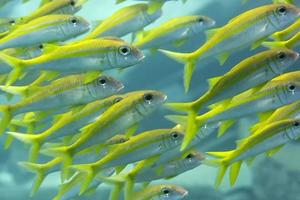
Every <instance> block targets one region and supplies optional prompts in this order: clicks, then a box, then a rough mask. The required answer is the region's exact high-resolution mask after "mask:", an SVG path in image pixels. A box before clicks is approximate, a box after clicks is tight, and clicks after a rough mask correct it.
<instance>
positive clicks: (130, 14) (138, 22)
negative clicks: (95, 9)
mask: <svg viewBox="0 0 300 200" xmlns="http://www.w3.org/2000/svg"><path fill="white" fill-rule="evenodd" d="M149 8H150V7H149V6H148V5H147V4H135V5H131V6H127V7H124V8H122V9H120V10H119V11H117V12H115V13H114V14H112V15H111V16H110V17H108V18H107V19H105V20H104V21H102V22H101V23H100V24H99V25H98V26H97V27H96V28H95V29H94V30H93V31H92V32H91V33H89V34H88V35H87V36H86V37H85V39H95V38H100V37H105V36H116V37H122V36H125V35H127V34H129V33H135V32H138V31H140V30H141V29H143V28H144V27H145V26H147V25H149V24H151V23H152V22H154V21H155V20H156V19H158V18H159V17H160V16H161V15H162V10H161V9H160V8H157V9H155V10H153V11H152V10H149Z"/></svg>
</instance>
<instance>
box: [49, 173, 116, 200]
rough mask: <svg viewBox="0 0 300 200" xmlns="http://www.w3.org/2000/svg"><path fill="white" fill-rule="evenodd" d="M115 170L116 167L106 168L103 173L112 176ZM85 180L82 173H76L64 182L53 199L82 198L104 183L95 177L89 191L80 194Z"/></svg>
mask: <svg viewBox="0 0 300 200" xmlns="http://www.w3.org/2000/svg"><path fill="white" fill-rule="evenodd" d="M114 172H115V170H114V169H108V170H105V171H104V172H103V173H102V174H101V175H102V176H110V175H112V174H113V173H114ZM82 181H84V176H82V175H81V174H76V175H75V176H74V177H72V179H71V180H69V181H68V182H66V183H63V184H62V185H61V186H60V189H59V192H58V194H57V195H56V196H55V197H53V199H52V200H70V199H76V198H80V197H81V198H82V197H83V196H85V195H86V196H90V195H91V194H92V193H94V192H95V191H96V189H97V188H98V187H99V186H100V185H101V184H102V181H100V180H99V179H95V180H94V181H93V182H92V184H91V186H90V187H89V188H88V189H87V191H86V192H85V193H84V194H82V195H79V192H80V184H79V183H80V182H82Z"/></svg>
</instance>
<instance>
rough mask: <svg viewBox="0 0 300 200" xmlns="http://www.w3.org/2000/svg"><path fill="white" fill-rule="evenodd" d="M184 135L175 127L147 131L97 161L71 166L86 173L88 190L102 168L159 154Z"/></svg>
mask: <svg viewBox="0 0 300 200" xmlns="http://www.w3.org/2000/svg"><path fill="white" fill-rule="evenodd" d="M183 136H184V134H183V133H181V132H179V131H178V130H174V129H157V130H151V131H146V132H143V133H140V134H138V135H136V136H133V137H131V138H130V139H129V140H128V141H127V142H124V143H122V144H119V145H118V146H117V147H115V148H114V149H113V150H112V151H111V152H109V153H108V154H107V155H106V156H104V157H103V158H102V159H100V160H98V161H97V162H94V163H90V164H82V165H73V166H71V168H72V169H76V170H79V171H82V172H84V174H86V176H85V182H84V183H83V184H82V190H81V192H82V191H86V189H87V188H88V186H89V185H90V183H91V182H92V180H93V179H94V177H95V176H96V175H97V174H98V173H99V172H101V171H102V170H104V169H107V168H111V167H116V166H124V165H125V166H126V165H127V164H129V163H134V162H137V161H140V160H144V159H147V158H151V157H154V156H159V155H160V154H163V153H164V152H165V151H167V150H169V149H172V148H173V147H175V146H177V145H179V144H180V143H181V141H182V139H183Z"/></svg>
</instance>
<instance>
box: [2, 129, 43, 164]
mask: <svg viewBox="0 0 300 200" xmlns="http://www.w3.org/2000/svg"><path fill="white" fill-rule="evenodd" d="M7 134H8V135H10V136H12V137H14V138H16V139H17V140H20V141H22V142H24V143H26V144H31V145H32V146H31V150H30V156H29V161H30V162H35V161H36V160H37V158H38V154H39V151H40V141H41V139H42V137H40V136H39V135H33V134H24V133H17V132H7Z"/></svg>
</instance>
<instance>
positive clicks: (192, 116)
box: [181, 110, 202, 151]
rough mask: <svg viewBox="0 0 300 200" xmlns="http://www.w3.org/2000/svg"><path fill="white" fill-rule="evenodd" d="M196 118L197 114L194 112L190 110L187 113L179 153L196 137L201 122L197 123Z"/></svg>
mask: <svg viewBox="0 0 300 200" xmlns="http://www.w3.org/2000/svg"><path fill="white" fill-rule="evenodd" d="M196 117H197V112H195V110H191V111H190V112H189V113H188V117H187V125H186V130H185V135H184V139H183V141H182V144H181V151H183V150H185V149H186V148H187V147H188V145H189V144H190V143H191V141H192V140H193V139H194V137H195V136H196V134H197V132H198V129H199V127H200V126H201V123H202V122H201V123H197V122H196Z"/></svg>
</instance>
